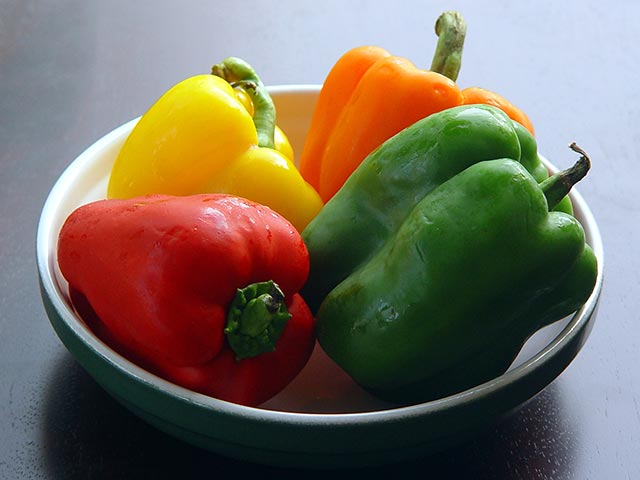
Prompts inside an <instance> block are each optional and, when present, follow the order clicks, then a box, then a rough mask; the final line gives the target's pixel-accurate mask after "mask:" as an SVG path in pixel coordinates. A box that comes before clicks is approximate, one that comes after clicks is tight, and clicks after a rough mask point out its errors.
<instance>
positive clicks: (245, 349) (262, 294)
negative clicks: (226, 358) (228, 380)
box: [224, 280, 291, 360]
mask: <svg viewBox="0 0 640 480" xmlns="http://www.w3.org/2000/svg"><path fill="white" fill-rule="evenodd" d="M284 300H285V298H284V293H282V290H280V287H278V285H277V284H276V283H275V282H274V281H273V280H268V281H266V282H258V283H252V284H250V285H248V286H246V287H245V288H239V289H238V290H237V291H236V296H235V298H234V299H233V301H232V302H231V306H230V307H229V311H228V313H227V326H226V328H225V329H224V333H225V334H226V335H227V341H228V343H229V346H230V347H231V349H232V350H233V351H234V352H235V354H236V359H237V360H242V359H243V358H250V357H256V356H258V355H260V354H261V353H264V352H271V351H273V350H275V347H276V343H277V342H278V339H279V338H280V335H281V334H282V331H283V330H284V327H285V325H286V324H287V321H289V318H291V314H290V313H289V311H288V310H287V306H286V304H285V301H284Z"/></svg>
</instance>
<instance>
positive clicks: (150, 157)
mask: <svg viewBox="0 0 640 480" xmlns="http://www.w3.org/2000/svg"><path fill="white" fill-rule="evenodd" d="M212 71H213V73H214V74H211V75H196V76H194V77H191V78H188V79H186V80H183V81H182V82H180V83H178V84H177V85H175V86H174V87H173V88H171V89H170V90H168V91H167V92H166V93H165V94H164V95H162V97H160V98H159V99H158V100H157V101H156V103H155V104H154V105H152V106H151V108H150V109H149V110H148V111H147V112H146V113H145V114H144V115H143V116H142V117H141V118H140V121H139V122H138V123H137V124H136V125H135V127H134V128H133V130H132V131H131V133H130V134H129V136H128V138H127V139H126V141H125V143H124V145H123V146H122V149H121V151H120V153H119V155H118V157H117V158H116V161H115V163H114V165H113V168H112V170H111V174H110V178H109V184H108V188H107V196H108V197H109V198H131V197H136V196H139V195H147V194H155V193H161V194H168V195H192V194H198V193H227V194H232V195H236V196H241V197H244V198H248V199H250V200H252V201H254V202H258V203H261V204H263V205H267V206H269V207H271V208H272V209H273V210H275V211H277V212H278V213H280V214H281V215H283V216H284V217H285V218H287V219H288V220H289V221H290V222H291V223H293V225H294V226H295V227H296V229H298V230H299V231H302V229H304V227H305V226H306V225H307V223H308V222H309V220H311V218H313V217H314V216H315V214H316V213H317V212H318V211H319V210H320V208H321V207H322V201H321V200H320V197H319V195H318V194H317V192H316V191H315V190H314V188H313V187H311V186H310V185H309V184H308V183H307V182H306V181H305V180H304V179H303V178H302V176H301V175H300V173H299V171H298V169H297V168H296V167H295V165H294V163H293V160H292V159H290V158H287V156H285V154H283V153H281V152H280V151H278V150H276V148H275V147H276V143H275V141H274V132H275V133H279V134H278V135H277V137H276V138H281V131H278V130H277V128H276V125H275V113H276V112H275V108H274V105H273V102H272V100H271V97H270V96H269V94H268V92H267V91H266V88H265V86H264V85H263V84H262V82H261V81H260V79H259V78H258V76H257V74H256V73H255V71H254V70H253V69H252V68H251V67H250V66H249V65H248V64H247V63H246V62H244V61H243V60H241V59H238V58H233V57H232V58H228V59H226V60H225V61H223V62H222V63H220V64H218V65H216V66H214V67H213V70H212ZM233 87H236V88H237V89H241V90H242V91H243V92H244V93H245V94H246V95H247V96H248V97H249V100H250V105H251V108H252V110H253V116H252V115H251V113H250V112H249V111H247V107H246V106H245V105H246V104H247V101H246V100H244V104H243V101H242V98H239V96H240V95H239V94H238V93H237V91H234V88H233ZM285 144H286V142H285ZM283 150H284V151H285V152H286V151H287V150H285V149H284V148H283ZM289 154H290V150H289ZM292 199H295V201H292Z"/></svg>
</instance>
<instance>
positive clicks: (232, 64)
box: [211, 57, 276, 148]
mask: <svg viewBox="0 0 640 480" xmlns="http://www.w3.org/2000/svg"><path fill="white" fill-rule="evenodd" d="M211 74H212V75H215V76H217V77H220V78H223V79H225V80H226V81H227V82H229V83H230V84H231V85H232V86H234V87H240V88H242V89H243V90H244V91H245V92H247V94H248V95H249V97H250V98H251V101H252V102H253V123H254V125H255V126H256V132H257V133H258V145H259V146H260V147H267V148H274V147H275V143H274V131H275V128H276V108H275V106H274V104H273V100H272V99H271V95H269V92H268V91H267V87H265V86H264V84H263V83H262V81H261V80H260V77H258V74H257V73H256V71H255V70H254V69H253V68H252V67H251V66H250V65H249V64H248V63H247V62H245V61H244V60H242V59H240V58H237V57H229V58H226V59H224V60H223V61H222V62H221V63H218V64H216V65H214V66H213V67H212V68H211Z"/></svg>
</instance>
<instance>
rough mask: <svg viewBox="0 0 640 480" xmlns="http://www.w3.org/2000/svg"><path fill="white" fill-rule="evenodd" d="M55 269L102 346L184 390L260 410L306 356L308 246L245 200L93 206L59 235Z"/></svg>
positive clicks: (161, 198) (146, 200) (309, 338)
mask: <svg viewBox="0 0 640 480" xmlns="http://www.w3.org/2000/svg"><path fill="white" fill-rule="evenodd" d="M58 262H59V266H60V269H61V272H62V274H63V275H64V277H65V278H66V279H67V281H68V282H69V286H70V290H71V292H72V296H73V298H80V299H82V298H84V299H86V302H87V303H88V305H90V307H91V310H93V312H95V317H96V318H97V320H95V321H94V322H93V323H94V327H95V330H96V333H97V334H98V335H99V336H101V337H102V338H103V339H104V340H105V342H107V343H108V344H110V345H111V346H112V347H113V348H114V349H115V350H117V351H119V352H120V353H122V354H123V355H125V356H126V357H128V358H129V359H131V360H133V361H134V362H137V363H139V364H140V365H141V366H143V367H145V368H147V369H149V370H150V371H152V372H154V373H156V374H158V375H159V376H162V377H164V378H166V379H168V380H170V381H172V382H174V383H176V384H178V385H181V386H184V387H186V388H190V389H192V390H195V391H198V392H200V393H204V394H207V395H210V396H213V397H216V398H220V399H223V400H227V401H230V402H235V403H239V404H244V405H258V404H260V403H262V402H264V401H266V400H267V399H269V398H271V397H272V396H274V395H275V394H277V393H278V392H279V391H281V390H282V389H283V388H284V387H285V386H286V385H287V384H288V383H289V382H290V381H291V380H292V379H293V378H294V377H295V376H296V375H297V373H298V372H299V371H300V370H301V369H302V367H303V366H304V365H305V364H306V362H307V360H308V358H309V356H310V354H311V350H312V348H313V345H314V342H315V336H314V320H313V317H312V315H311V313H310V311H309V309H308V307H307V305H306V303H305V302H304V300H303V299H302V297H301V296H300V295H299V294H298V291H299V289H300V288H301V287H302V285H303V283H304V282H305V280H306V278H307V274H308V268H309V266H308V262H309V260H308V253H307V250H306V247H305V245H304V243H303V242H302V240H301V238H300V235H299V234H298V233H297V231H296V230H295V229H294V227H293V226H292V225H291V224H290V223H289V222H288V221H287V220H285V219H284V218H283V217H282V216H280V215H278V214H276V213H275V212H274V211H273V210H271V209H269V208H268V207H265V206H262V205H259V204H256V203H254V202H250V201H249V200H246V199H243V198H240V197H235V196H230V195H223V194H201V195H192V196H168V195H150V196H143V197H136V198H133V199H126V200H119V199H109V200H101V201H97V202H93V203H90V204H87V205H84V206H82V207H79V208H78V209H76V210H75V211H74V212H73V213H72V214H71V215H70V216H69V217H68V219H67V220H66V222H65V224H64V225H63V227H62V230H61V232H60V235H59V243H58ZM252 299H255V301H252ZM78 305H81V302H78ZM87 318H88V317H87Z"/></svg>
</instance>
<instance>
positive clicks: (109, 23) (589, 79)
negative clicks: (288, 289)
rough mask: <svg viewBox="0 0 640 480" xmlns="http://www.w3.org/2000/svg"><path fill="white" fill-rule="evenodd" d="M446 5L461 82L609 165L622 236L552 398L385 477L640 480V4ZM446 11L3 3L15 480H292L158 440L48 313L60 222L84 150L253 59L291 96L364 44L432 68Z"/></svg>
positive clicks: (601, 213) (287, 4) (595, 193)
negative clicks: (58, 211)
mask: <svg viewBox="0 0 640 480" xmlns="http://www.w3.org/2000/svg"><path fill="white" fill-rule="evenodd" d="M399 5H400V6H399ZM444 8H446V9H456V10H459V11H461V12H462V13H463V15H464V17H465V19H466V21H467V23H468V26H469V28H468V33H467V42H466V45H465V52H464V59H463V67H462V71H461V74H460V77H459V78H458V83H459V84H460V85H462V86H471V85H472V84H476V85H480V86H484V87H487V88H490V89H492V90H495V91H498V92H501V93H502V94H503V95H504V96H506V97H507V98H509V99H510V100H512V101H513V102H514V103H516V104H517V105H519V106H520V107H521V108H522V109H523V110H525V111H526V112H527V113H528V114H529V116H530V117H531V119H532V120H533V122H534V124H535V125H536V133H537V138H538V142H539V145H540V149H541V151H542V152H543V153H544V155H545V156H547V157H548V158H550V159H551V160H552V161H553V162H554V163H556V164H558V165H561V166H566V165H568V162H570V161H571V160H572V159H573V156H572V155H571V152H569V150H568V149H567V145H568V143H569V142H570V141H574V140H575V141H576V142H578V143H579V144H580V145H581V146H582V147H583V148H584V149H585V150H587V151H588V152H589V153H590V155H591V158H592V161H593V168H592V171H591V172H590V174H589V176H588V177H587V178H586V179H585V180H583V181H582V182H581V184H580V186H579V191H580V192H581V193H582V195H583V196H584V197H585V199H586V200H587V202H589V204H590V206H591V208H592V211H593V213H594V215H595V217H596V219H597V221H598V223H599V225H600V229H601V233H602V235H603V240H604V247H605V285H604V292H603V295H602V299H601V303H600V309H599V314H598V318H597V321H596V323H595V327H594V329H593V331H592V333H591V336H590V337H589V340H588V342H587V344H586V345H585V347H584V348H583V350H582V351H581V352H580V354H579V355H578V356H577V358H576V359H575V361H574V362H573V363H572V364H571V365H570V366H569V367H568V368H567V369H566V370H565V371H564V372H563V374H562V375H561V376H560V377H559V378H558V379H556V381H554V382H553V383H552V384H551V385H550V386H549V387H548V388H547V389H545V390H544V391H543V392H542V393H541V394H540V395H539V396H537V397H536V398H535V399H533V400H532V401H531V402H529V403H528V404H527V405H525V406H524V407H523V408H522V409H521V410H520V411H518V412H517V413H516V414H514V415H512V416H511V417H509V418H508V419H507V420H505V421H504V422H502V423H500V424H498V425H496V426H495V427H494V428H492V429H491V430H490V431H488V432H486V433H483V434H481V435H480V436H479V437H478V438H475V439H473V440H472V441H470V442H468V443H465V444H463V445H461V446H457V447H454V448H452V449H450V450H447V451H445V452H444V453H441V454H438V455H436V456H432V457H428V458H426V459H424V460H420V461H417V462H412V463H410V464H406V465H404V464H403V465H394V466H391V467H388V468H380V469H377V472H381V473H389V472H395V473H398V472H400V473H403V472H404V473H410V472H412V471H414V470H415V471H420V472H423V473H427V472H428V473H434V472H437V473H439V474H442V475H443V476H444V475H445V474H446V475H454V476H455V474H459V476H462V477H464V478H492V479H494V478H526V479H547V478H554V479H585V478H589V479H600V478H612V479H614V478H615V479H626V478H640V460H639V458H638V452H639V451H640V450H639V448H640V405H639V402H640V369H639V368H638V365H640V324H639V323H638V321H639V316H640V315H639V314H638V306H639V305H640V273H639V272H640V255H639V254H638V244H640V199H639V196H638V193H639V189H638V186H637V185H638V180H637V179H638V178H639V177H640V162H638V158H637V157H638V155H637V150H638V147H637V146H638V144H639V143H640V129H639V128H638V122H637V119H638V117H639V116H640V96H638V93H637V91H636V90H637V82H638V80H640V61H639V60H640V59H639V58H638V51H637V49H636V47H635V42H636V41H638V39H639V38H640V37H639V36H638V29H637V25H636V21H637V19H638V18H640V3H637V2H632V1H631V0H621V1H619V2H617V3H616V6H615V8H613V7H612V6H611V4H609V5H608V6H605V5H604V4H603V3H602V2H597V1H595V0H589V1H579V0H570V1H566V2H553V1H550V0H545V1H542V2H526V3H525V2H510V1H507V0H499V1H494V2H490V5H487V2H473V1H471V0H464V1H462V0H461V1H453V2H448V4H447V5H446V6H445V7H444ZM441 9H443V7H442V6H441V5H435V4H433V3H429V2H417V1H407V2H401V3H396V4H394V5H393V6H391V2H386V3H383V2H373V1H364V0H357V1H351V2H340V1H337V0H332V1H326V2H306V1H302V2H296V1H291V0H287V1H279V2H276V1H261V2H235V3H234V2H226V3H224V4H222V3H220V2H206V1H194V0H191V1H187V2H153V1H149V0H145V1H140V2H126V1H111V2H98V1H80V0H62V1H57V2H54V1H47V0H40V1H36V2H32V1H12V0H3V1H0V12H1V14H0V213H1V217H2V219H3V224H4V226H3V228H2V230H1V232H0V265H1V268H0V292H1V293H0V312H1V313H0V342H1V343H0V355H1V362H0V364H1V365H2V367H1V368H0V431H1V432H2V435H1V437H0V478H3V479H4V478H6V479H23V478H24V479H27V478H29V479H32V478H52V479H75V478H80V479H89V478H91V479H98V478H110V479H113V478H137V477H138V476H140V477H142V478H173V477H175V476H178V475H179V476H180V478H191V477H193V478H196V477H197V478H200V477H201V476H203V475H205V474H208V475H220V474H226V473H229V474H231V473H233V474H237V473H238V472H240V473H256V472H263V473H274V474H278V475H279V476H286V475H287V473H286V472H280V471H278V470H277V469H274V468H266V467H265V468H263V467H258V466H254V465H247V464H243V463H240V462H238V461H233V460H228V459H225V458H222V457H219V456H217V455H215V454H212V453H208V452H205V451H201V450H199V449H197V448H193V447H190V446H188V445H185V444H182V443H180V442H179V441H177V440H174V439H173V438H171V437H168V436H166V435H164V434H162V433H159V432H157V431H156V430H154V429H153V428H152V427H150V426H148V425H146V424H145V423H143V422H142V421H140V420H138V419H137V417H134V416H133V415H132V414H130V413H129V412H128V411H126V410H125V409H124V408H123V407H121V406H120V405H119V404H117V403H116V402H115V401H114V400H112V399H111V398H110V397H109V396H108V395H107V394H105V393H104V392H103V391H102V389H101V388H100V387H99V386H98V385H97V384H96V383H95V382H94V381H93V380H92V379H91V378H90V377H89V376H88V375H87V374H86V373H85V372H84V371H83V370H82V369H81V368H80V367H79V366H78V365H77V364H76V363H75V361H74V360H73V358H72V357H71V355H70V354H69V353H68V352H67V351H66V350H65V348H64V347H63V345H62V344H61V342H60V341H59V340H58V338H57V337H56V335H55V333H54V331H53V329H52V328H51V326H50V324H49V322H48V320H47V317H46V315H45V312H44V309H43V307H42V304H41V301H40V295H39V291H38V284H37V271H36V266H35V254H34V248H35V232H36V227H37V221H38V217H39V214H40V209H41V208H42V205H43V203H44V200H45V198H46V196H47V193H48V191H49V190H50V188H51V187H52V185H53V183H54V182H55V180H56V178H57V177H58V175H60V173H61V172H62V170H63V169H64V168H65V167H66V166H67V165H68V164H69V163H70V162H71V161H72V160H73V159H74V158H75V157H76V156H77V155H78V154H79V153H80V152H81V151H82V150H84V148H86V147H87V146H88V145H89V144H91V143H93V142H94V141H95V140H96V139H98V138H99V137H101V136H102V135H104V134H105V133H107V132H108V131H110V130H111V129H113V128H114V127H116V126H118V125H120V124H122V123H124V122H125V121H127V120H129V119H131V118H133V117H136V116H138V115H139V114H141V113H142V112H143V111H144V110H145V109H146V108H147V107H148V106H149V105H150V104H151V103H152V102H153V101H154V100H155V99H156V98H157V97H158V96H159V95H160V94H162V93H163V92H164V91H165V90H166V89H167V88H169V87H170V86H171V85H173V84H174V83H177V82H178V81H180V80H182V79H184V78H186V77H187V76H190V75H192V74H196V73H202V72H206V71H207V70H208V68H209V66H210V65H211V64H212V63H214V62H216V61H219V60H221V59H222V58H224V57H227V56H230V55H234V56H239V57H242V58H245V59H246V60H247V61H249V63H251V64H252V65H253V66H254V67H255V68H256V70H257V71H259V72H260V74H261V77H262V79H263V80H264V81H265V83H267V84H272V85H275V84H305V83H313V84H317V83H321V82H322V81H323V80H324V77H325V75H326V73H327V71H328V69H329V68H330V67H331V66H332V65H333V63H334V62H335V61H336V60H337V58H338V57H339V56H340V55H341V54H342V53H344V52H345V51H346V50H347V49H349V48H351V47H354V46H356V45H363V44H375V45H379V46H382V47H384V48H386V49H388V50H390V51H391V52H393V53H394V54H397V55H400V56H405V57H408V58H410V59H411V60H413V61H414V62H415V63H416V64H417V65H419V66H421V67H424V68H428V66H429V64H430V58H431V55H432V52H433V47H434V45H435V37H434V34H433V22H434V20H435V18H436V17H437V16H438V14H439V13H440V11H441ZM288 473H293V474H296V475H298V474H299V472H288ZM369 473H373V472H369ZM320 475H322V476H323V477H324V476H325V475H326V473H325V474H320ZM320 475H318V477H319V476H320ZM308 476H312V475H308Z"/></svg>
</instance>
